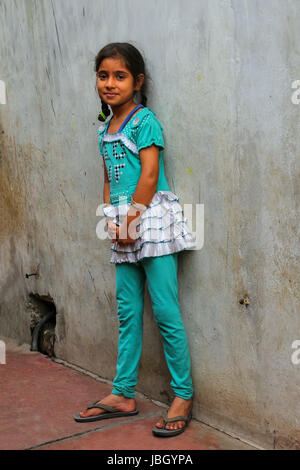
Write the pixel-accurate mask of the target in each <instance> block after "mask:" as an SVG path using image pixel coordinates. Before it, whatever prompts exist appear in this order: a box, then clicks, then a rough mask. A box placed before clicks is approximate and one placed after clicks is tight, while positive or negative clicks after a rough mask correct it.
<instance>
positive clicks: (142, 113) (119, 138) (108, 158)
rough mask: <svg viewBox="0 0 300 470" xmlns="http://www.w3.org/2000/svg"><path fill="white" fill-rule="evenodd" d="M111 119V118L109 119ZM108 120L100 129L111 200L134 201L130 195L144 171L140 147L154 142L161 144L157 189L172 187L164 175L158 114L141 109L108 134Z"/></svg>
mask: <svg viewBox="0 0 300 470" xmlns="http://www.w3.org/2000/svg"><path fill="white" fill-rule="evenodd" d="M109 121H110V120H109ZM109 121H108V122H107V123H105V124H103V125H102V126H100V127H99V129H98V131H97V132H98V134H99V150H100V155H101V156H102V157H103V160H104V163H105V166H106V170H107V175H108V179H109V183H110V204H112V205H113V206H117V205H119V204H126V203H130V202H131V198H130V196H131V195H133V194H134V192H135V188H136V186H137V183H138V181H139V178H140V175H141V161H140V156H139V151H140V150H141V149H143V148H145V147H149V146H150V145H152V144H155V145H157V146H158V147H159V177H158V183H157V187H156V192H157V191H171V190H170V188H169V185H168V182H167V179H166V176H165V170H164V162H163V149H164V139H163V128H162V126H161V124H160V122H159V121H158V119H157V118H156V114H155V113H154V112H153V111H152V110H151V109H149V108H147V107H144V108H142V109H140V110H139V111H138V112H137V113H136V114H134V115H133V117H132V118H131V119H130V120H129V121H128V123H127V124H126V126H125V127H124V128H123V130H122V131H121V132H119V133H118V132H115V133H114V134H107V133H106V131H107V127H108V124H109Z"/></svg>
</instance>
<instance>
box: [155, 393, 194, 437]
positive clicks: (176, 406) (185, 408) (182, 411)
mask: <svg viewBox="0 0 300 470" xmlns="http://www.w3.org/2000/svg"><path fill="white" fill-rule="evenodd" d="M192 408H193V398H189V399H188V400H186V399H184V398H179V397H175V398H174V400H173V403H172V405H171V406H170V408H169V410H168V416H167V417H168V418H175V416H188V415H189V414H190V412H191V411H192ZM163 424H164V420H163V418H161V419H160V420H159V421H158V422H157V423H156V426H157V427H158V428H162V427H163ZM185 426H186V423H185V421H174V422H173V423H167V424H166V429H181V428H184V427H185Z"/></svg>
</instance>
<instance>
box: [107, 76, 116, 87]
mask: <svg viewBox="0 0 300 470" xmlns="http://www.w3.org/2000/svg"><path fill="white" fill-rule="evenodd" d="M106 86H107V87H108V88H113V87H114V86H115V79H114V77H108V79H107V81H106Z"/></svg>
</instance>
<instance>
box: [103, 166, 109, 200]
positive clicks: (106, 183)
mask: <svg viewBox="0 0 300 470" xmlns="http://www.w3.org/2000/svg"><path fill="white" fill-rule="evenodd" d="M102 158H103V157H102ZM103 167H104V187H103V201H104V203H105V204H109V201H110V185H109V180H108V175H107V170H106V165H105V162H104V159H103Z"/></svg>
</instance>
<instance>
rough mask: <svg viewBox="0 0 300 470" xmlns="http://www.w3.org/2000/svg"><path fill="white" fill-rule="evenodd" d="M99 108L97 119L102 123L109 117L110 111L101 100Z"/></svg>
mask: <svg viewBox="0 0 300 470" xmlns="http://www.w3.org/2000/svg"><path fill="white" fill-rule="evenodd" d="M101 108H102V111H101V112H100V113H99V116H98V119H99V121H102V122H104V121H106V119H107V118H108V116H109V115H110V110H109V107H108V104H107V103H105V102H104V101H103V100H101Z"/></svg>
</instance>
